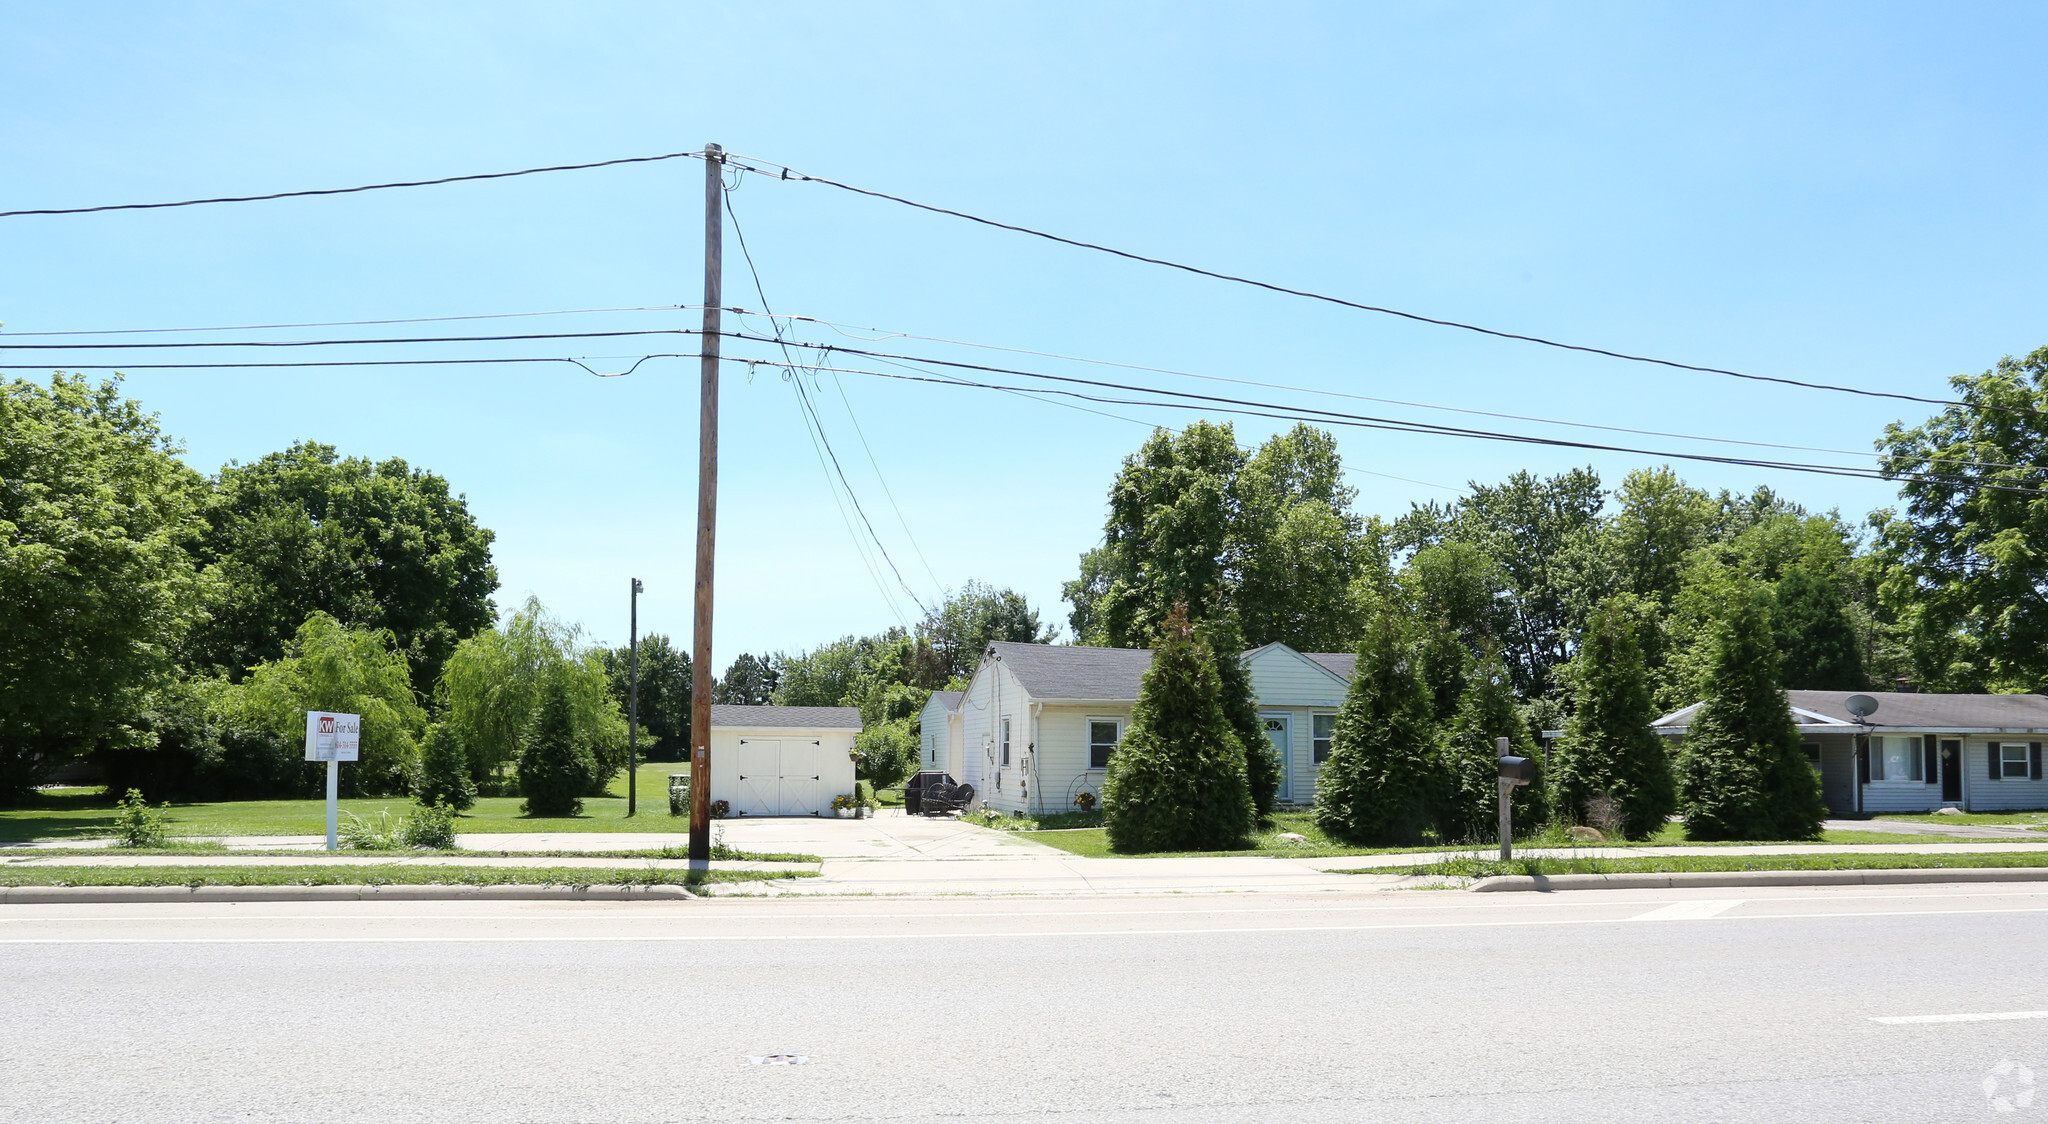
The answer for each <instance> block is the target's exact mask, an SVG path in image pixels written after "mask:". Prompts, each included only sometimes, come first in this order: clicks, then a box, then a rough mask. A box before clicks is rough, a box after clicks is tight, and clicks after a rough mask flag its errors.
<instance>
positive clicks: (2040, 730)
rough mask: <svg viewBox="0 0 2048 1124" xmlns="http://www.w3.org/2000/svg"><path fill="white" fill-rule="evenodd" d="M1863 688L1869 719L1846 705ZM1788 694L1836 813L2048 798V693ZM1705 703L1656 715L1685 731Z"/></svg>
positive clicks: (2011, 805) (2043, 803)
mask: <svg viewBox="0 0 2048 1124" xmlns="http://www.w3.org/2000/svg"><path fill="white" fill-rule="evenodd" d="M1858 693H1863V694H1865V696H1866V697H1868V698H1870V699H1872V700H1875V701H1876V703H1877V709H1875V710H1873V711H1871V712H1870V713H1869V714H1868V715H1866V716H1865V717H1864V718H1863V719H1861V720H1860V721H1859V720H1858V719H1857V717H1856V716H1855V715H1854V714H1852V713H1850V712H1849V709H1848V707H1847V705H1846V703H1847V700H1848V699H1849V698H1850V697H1852V696H1853V695H1855V694H1858ZM1785 701H1786V705H1787V706H1789V707H1790V708H1791V711H1792V721H1793V723H1794V724H1795V725H1797V726H1798V727H1799V734H1800V738H1801V740H1802V741H1803V742H1804V743H1805V745H1806V756H1807V760H1808V761H1810V762H1812V763H1813V766H1814V768H1815V769H1817V770H1819V771H1820V778H1821V797H1822V798H1823V799H1824V800H1826V801H1827V805H1828V808H1829V809H1830V810H1831V811H1833V812H1834V813H1835V814H1837V815H1845V814H1852V813H1856V812H1931V811H1933V810H1935V809H1936V808H1941V807H1956V808H1962V809H1965V810H1967V811H1971V812H2000V811H2012V810H2018V809H2034V808H2048V780H2044V779H2043V777H2042V772H2041V745H2042V742H2043V741H2048V697H2044V696H2042V695H1939V694H1918V693H1898V692H1878V691H1872V692H1853V691H1787V692H1785ZM1698 711H1699V704H1698V703H1694V704H1693V705H1692V706H1689V707H1686V708H1685V709H1683V710H1679V711H1674V712H1673V713H1671V714H1667V715H1665V716H1664V717H1662V718H1659V719H1657V720H1656V721H1655V722H1654V723H1652V724H1651V725H1652V728H1653V729H1655V730H1656V731H1657V732H1658V733H1660V734H1663V735H1665V736H1666V737H1669V738H1673V739H1676V740H1680V741H1682V740H1683V739H1684V737H1685V734H1686V731H1687V729H1688V728H1689V727H1690V726H1691V724H1692V718H1693V715H1694V714H1696V713H1697V712H1698Z"/></svg>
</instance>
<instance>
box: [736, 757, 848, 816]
mask: <svg viewBox="0 0 2048 1124" xmlns="http://www.w3.org/2000/svg"><path fill="white" fill-rule="evenodd" d="M739 756H740V759H739V778H740V780H739V794H738V798H737V799H736V800H734V801H733V811H735V812H739V813H741V814H742V815H748V816H809V815H820V814H823V813H824V812H825V811H826V810H827V809H829V808H831V807H832V797H833V795H834V794H833V793H830V792H827V791H825V789H826V787H827V786H826V784H825V778H824V774H825V756H826V754H825V747H824V744H823V743H822V742H820V741H819V740H818V739H817V738H741V739H740V755H739Z"/></svg>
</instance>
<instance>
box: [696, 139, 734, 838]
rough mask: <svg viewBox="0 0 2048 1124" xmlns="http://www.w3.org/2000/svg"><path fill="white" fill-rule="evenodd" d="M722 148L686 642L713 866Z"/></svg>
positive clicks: (707, 269) (716, 170)
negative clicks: (693, 589)
mask: <svg viewBox="0 0 2048 1124" xmlns="http://www.w3.org/2000/svg"><path fill="white" fill-rule="evenodd" d="M724 201H725V150H724V149H722V148H720V147H718V146H717V145H715V144H707V145H705V146H704V335H703V336H702V337H701V342H702V344H703V346H702V349H701V350H700V352H699V354H700V355H701V356H702V357H703V358H702V363H701V366H702V371H701V377H702V383H703V392H702V404H701V405H700V407H699V410H698V415H697V605H696V617H697V619H696V631H695V635H694V636H693V638H692V643H691V645H690V746H691V748H690V866H691V867H692V868H694V869H702V868H703V867H705V866H708V865H709V864H710V862H711V559H712V549H713V547H714V546H715V545H716V542H717V537H718V331H719V327H718V325H719V320H718V311H719V310H718V305H719V302H720V301H721V300H723V299H724V295H725V294H724V292H723V286H722V285H721V283H720V281H721V273H722V272H723V270H722V262H721V260H720V259H721V253H722V242H723V238H724V231H725V227H724V224H723V223H722V222H721V221H720V220H719V213H718V208H719V205H720V204H721V203H723V202H724Z"/></svg>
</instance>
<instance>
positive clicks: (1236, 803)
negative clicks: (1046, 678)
mask: <svg viewBox="0 0 2048 1124" xmlns="http://www.w3.org/2000/svg"><path fill="white" fill-rule="evenodd" d="M1232 655H1233V656H1234V655H1235V653H1232ZM1102 810H1103V826H1104V827H1105V828H1106V829H1107V833H1108V836H1109V845H1110V847H1111V848H1112V849H1113V850H1117V851H1126V852H1131V851H1196V850H1201V851H1213V850H1226V849H1230V848H1236V847H1242V846H1244V844H1245V840H1246V838H1247V837H1248V836H1249V835H1250V834H1251V830H1252V819H1253V809H1252V795H1251V789H1250V786H1249V784H1248V783H1247V781H1246V779H1245V751H1244V743H1243V742H1242V741H1240V740H1239V738H1238V735H1237V731H1236V730H1235V729H1233V728H1232V727H1231V723H1230V720H1229V718H1228V717H1226V716H1225V714H1224V713H1223V686H1222V683H1221V681H1220V680H1219V679H1218V678H1217V675H1216V657H1215V655H1214V654H1213V653H1211V652H1210V650H1209V647H1208V645H1206V644H1204V643H1202V642H1201V641H1200V640H1198V639H1196V637H1195V635H1194V631H1193V629H1192V628H1190V627H1189V625H1188V616H1187V606H1185V605H1177V606H1175V607H1174V610H1173V613H1172V615H1170V616H1169V617H1167V619H1166V623H1165V625H1164V627H1163V628H1162V629H1161V635H1160V638H1159V643H1158V645H1157V646H1156V647H1155V648H1154V649H1153V652H1152V666H1151V668H1150V669H1148V670H1147V671H1146V672H1145V677H1144V679H1143V680H1141V681H1140V684H1139V687H1138V701H1137V703H1136V704H1135V705H1134V706H1133V707H1132V708H1131V723H1130V726H1129V728H1128V729H1126V730H1125V732H1124V737H1123V741H1122V742H1120V743H1118V745H1117V747H1116V752H1115V753H1113V754H1111V755H1110V758H1109V771H1108V774H1107V775H1106V776H1105V777H1104V778H1103V782H1102Z"/></svg>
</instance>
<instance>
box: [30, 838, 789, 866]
mask: <svg viewBox="0 0 2048 1124" xmlns="http://www.w3.org/2000/svg"><path fill="white" fill-rule="evenodd" d="M128 855H153V856H176V855H193V856H199V855H234V856H236V857H237V858H241V857H249V858H281V859H282V858H299V859H305V860H306V861H307V862H313V863H317V862H324V861H326V860H327V859H329V858H349V859H361V858H369V857H373V856H377V855H394V856H395V855H404V856H406V857H407V858H413V857H418V856H439V857H447V858H483V859H669V860H683V859H688V858H689V857H690V849H689V848H687V847H661V848H651V849H645V850H638V851H479V850H475V849H469V848H462V847H450V848H448V849H447V850H440V851H437V850H434V849H432V848H428V847H422V848H418V849H416V850H406V851H364V850H355V849H351V848H347V847H344V848H342V849H341V850H339V851H325V850H321V851H307V850H303V849H300V850H280V849H277V848H251V849H248V850H242V849H239V848H237V849H233V850H230V849H229V848H227V847H225V846H222V845H221V844H219V843H201V844H193V845H187V844H182V843H179V844H171V845H168V846H164V847H21V848H5V849H0V865H5V864H7V863H18V862H27V861H30V860H44V859H52V858H60V859H70V858H108V857H112V856H128ZM711 858H712V859H713V861H716V862H758V863H821V862H824V861H825V860H824V859H822V858H819V857H818V856H817V855H806V854H803V853H800V852H796V851H742V850H738V849H736V848H733V847H713V848H712V849H711Z"/></svg>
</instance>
